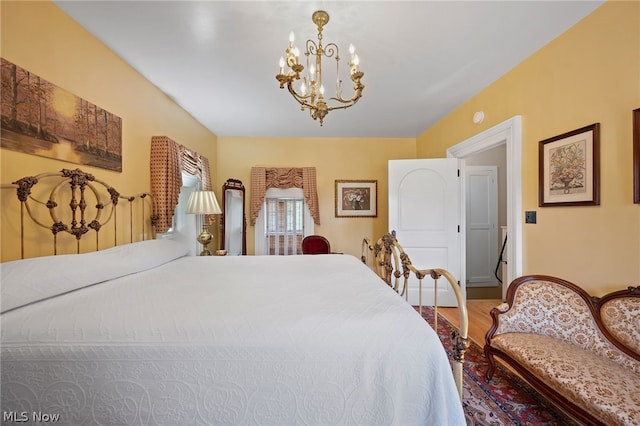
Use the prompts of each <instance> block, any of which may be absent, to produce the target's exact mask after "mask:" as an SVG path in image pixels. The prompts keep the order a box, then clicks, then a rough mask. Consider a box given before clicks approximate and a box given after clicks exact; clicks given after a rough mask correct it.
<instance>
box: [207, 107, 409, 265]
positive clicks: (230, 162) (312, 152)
mask: <svg viewBox="0 0 640 426" xmlns="http://www.w3.org/2000/svg"><path fill="white" fill-rule="evenodd" d="M292 106H293V105H292ZM336 114H339V112H337V113H336ZM415 154H416V153H415V139H389V138H381V139H358V138H348V139H339V138H326V139H325V138H322V139H320V138H245V137H224V136H219V137H218V158H220V162H219V164H218V169H217V174H218V175H217V178H218V182H220V185H222V184H223V183H224V182H225V181H226V180H227V179H229V178H235V179H240V180H242V181H243V182H244V184H245V186H246V187H247V207H246V214H247V220H248V215H249V207H248V206H249V204H248V196H249V184H250V172H251V167H254V166H266V167H316V173H317V181H318V201H319V203H320V225H316V226H315V232H316V233H317V234H321V235H324V236H326V237H327V238H328V239H329V241H330V242H331V249H332V250H333V251H338V252H343V253H348V254H353V255H355V256H360V243H361V241H362V238H363V237H365V236H367V237H369V238H378V237H380V236H381V235H382V234H384V233H385V232H387V195H386V194H387V179H386V176H387V161H388V160H390V159H407V158H415ZM336 179H338V180H361V179H365V180H369V179H371V180H378V217H377V218H337V217H335V204H334V192H335V180H336ZM254 231H255V229H254V227H251V226H249V227H248V228H247V253H249V254H253V253H254Z"/></svg>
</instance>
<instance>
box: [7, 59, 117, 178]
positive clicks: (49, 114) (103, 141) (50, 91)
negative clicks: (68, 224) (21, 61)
mask: <svg viewBox="0 0 640 426" xmlns="http://www.w3.org/2000/svg"><path fill="white" fill-rule="evenodd" d="M0 61H1V64H0V71H1V81H2V100H1V105H0V106H1V120H2V121H1V129H2V131H1V132H0V146H1V147H2V148H6V149H10V150H13V151H20V152H24V153H27V154H33V155H39V156H42V157H49V158H55V159H58V160H62V161H68V162H70V163H75V164H82V165H88V166H94V167H100V168H103V169H109V170H113V171H118V172H121V171H122V119H121V118H120V117H118V116H116V115H114V114H112V113H110V112H108V111H106V110H104V109H102V108H100V107H99V106H97V105H94V104H92V103H91V102H88V101H86V100H84V99H82V98H79V97H78V96H76V95H74V94H72V93H69V92H68V91H66V90H64V89H62V88H60V87H58V86H56V85H55V84H52V83H50V82H48V81H47V80H44V79H43V78H41V77H39V76H37V75H35V74H33V73H31V72H29V71H27V70H25V69H23V68H21V67H19V66H17V65H15V64H13V63H11V62H9V61H7V60H5V59H4V58H0Z"/></svg>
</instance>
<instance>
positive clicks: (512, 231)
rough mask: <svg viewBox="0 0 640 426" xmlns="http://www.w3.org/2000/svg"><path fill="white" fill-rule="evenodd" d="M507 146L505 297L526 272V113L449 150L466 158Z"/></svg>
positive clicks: (463, 228) (449, 153)
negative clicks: (524, 264) (524, 213)
mask: <svg viewBox="0 0 640 426" xmlns="http://www.w3.org/2000/svg"><path fill="white" fill-rule="evenodd" d="M503 144H504V145H506V148H507V235H508V239H507V241H508V244H507V249H506V259H507V270H508V273H507V277H506V279H505V277H503V280H504V282H503V285H502V297H503V299H504V297H505V294H506V291H507V287H508V285H509V283H511V282H512V281H513V280H514V279H515V278H516V277H519V276H521V275H522V116H520V115H516V116H514V117H512V118H510V119H508V120H506V121H503V122H502V123H500V124H497V125H495V126H493V127H491V128H490V129H487V130H485V131H483V132H481V133H478V134H477V135H475V136H472V137H470V138H468V139H466V140H464V141H462V142H460V143H458V144H457V145H454V146H452V147H450V148H449V149H447V158H458V159H464V158H466V157H470V156H472V155H475V154H478V153H480V152H483V151H487V150H489V149H492V148H495V147H498V146H501V145H503ZM461 167H462V168H463V170H462V171H461V173H460V177H461V179H462V182H461V184H462V190H461V191H460V193H461V194H462V195H461V197H462V199H461V200H460V207H461V209H462V211H461V216H460V218H461V221H462V222H463V223H462V224H461V226H460V228H461V232H462V233H463V235H461V256H462V258H461V261H462V264H463V265H465V264H466V261H467V256H466V218H465V215H464V212H465V211H466V206H465V200H464V194H465V190H466V187H465V181H464V167H465V165H464V161H461ZM461 275H462V276H461V277H460V279H461V280H463V281H462V282H465V281H466V279H467V277H466V271H465V270H464V268H463V270H462V274H461Z"/></svg>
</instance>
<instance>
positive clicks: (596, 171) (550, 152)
mask: <svg viewBox="0 0 640 426" xmlns="http://www.w3.org/2000/svg"><path fill="white" fill-rule="evenodd" d="M538 153H539V163H538V167H539V169H538V180H539V182H538V191H539V203H538V205H539V206H540V207H551V206H595V205H599V204H600V123H595V124H591V125H589V126H586V127H582V128H580V129H576V130H573V131H571V132H567V133H563V134H562V135H558V136H554V137H552V138H549V139H545V140H543V141H540V143H539V146H538Z"/></svg>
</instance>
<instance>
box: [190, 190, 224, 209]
mask: <svg viewBox="0 0 640 426" xmlns="http://www.w3.org/2000/svg"><path fill="white" fill-rule="evenodd" d="M187 213H190V214H221V213H222V210H221V209H220V205H219V204H218V200H216V194H215V193H214V192H213V191H193V192H192V193H191V195H190V196H189V202H188V203H187Z"/></svg>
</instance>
